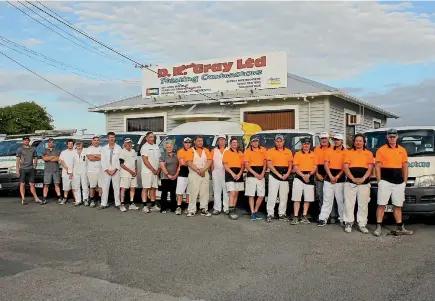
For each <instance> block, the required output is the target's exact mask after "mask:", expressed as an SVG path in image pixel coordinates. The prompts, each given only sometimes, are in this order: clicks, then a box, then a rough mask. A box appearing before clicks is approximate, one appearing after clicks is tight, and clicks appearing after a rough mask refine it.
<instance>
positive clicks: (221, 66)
mask: <svg viewBox="0 0 435 301" xmlns="http://www.w3.org/2000/svg"><path fill="white" fill-rule="evenodd" d="M150 69H151V70H153V71H155V72H152V71H150V70H147V69H145V68H143V69H142V97H143V98H150V97H156V96H170V95H174V96H175V95H183V94H184V95H188V94H197V92H200V93H216V92H225V91H234V90H248V89H267V88H279V87H287V54H286V53H285V52H271V53H259V54H257V55H244V56H239V57H231V58H220V59H211V60H205V61H194V62H189V63H184V64H176V65H173V66H155V67H150Z"/></svg>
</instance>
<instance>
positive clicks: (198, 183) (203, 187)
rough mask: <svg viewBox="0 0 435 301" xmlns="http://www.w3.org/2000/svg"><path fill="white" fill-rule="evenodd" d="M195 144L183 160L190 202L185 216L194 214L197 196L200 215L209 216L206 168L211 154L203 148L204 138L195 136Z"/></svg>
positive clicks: (207, 174) (208, 179)
mask: <svg viewBox="0 0 435 301" xmlns="http://www.w3.org/2000/svg"><path fill="white" fill-rule="evenodd" d="M194 142H195V146H194V147H193V148H191V149H190V150H189V152H188V153H187V154H186V156H185V157H184V158H185V161H186V162H187V165H188V166H189V183H188V187H189V194H190V202H189V206H188V208H187V211H188V213H187V216H188V217H192V216H195V214H196V200H197V199H198V197H199V205H200V207H199V208H200V210H201V215H204V216H211V213H210V212H208V199H209V189H210V188H209V182H210V176H209V173H208V170H209V168H210V166H211V164H212V159H211V154H210V151H209V150H208V149H207V148H204V138H203V137H202V136H197V137H196V138H195V141H194Z"/></svg>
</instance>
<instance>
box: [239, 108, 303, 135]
mask: <svg viewBox="0 0 435 301" xmlns="http://www.w3.org/2000/svg"><path fill="white" fill-rule="evenodd" d="M244 121H245V122H250V123H255V124H258V125H259V126H260V127H261V128H262V129H263V130H277V129H294V128H295V111H294V110H287V111H269V112H267V111H266V112H245V113H244Z"/></svg>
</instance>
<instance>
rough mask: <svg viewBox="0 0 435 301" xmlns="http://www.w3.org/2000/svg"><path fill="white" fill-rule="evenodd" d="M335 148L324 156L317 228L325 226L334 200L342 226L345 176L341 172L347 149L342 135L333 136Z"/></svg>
mask: <svg viewBox="0 0 435 301" xmlns="http://www.w3.org/2000/svg"><path fill="white" fill-rule="evenodd" d="M334 144H335V146H334V147H333V148H331V149H329V151H328V152H327V153H326V155H325V171H326V176H325V178H324V182H323V205H322V209H321V210H320V215H319V223H318V226H319V227H323V226H325V225H326V224H327V222H328V219H329V215H330V214H331V211H332V207H333V205H334V198H335V200H336V201H337V209H338V218H339V220H340V224H342V225H343V208H344V181H345V178H346V176H345V174H344V171H343V163H344V158H345V156H346V154H347V151H348V150H347V149H346V148H345V147H344V145H343V135H341V134H336V135H334Z"/></svg>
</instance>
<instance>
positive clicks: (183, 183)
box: [175, 177, 189, 195]
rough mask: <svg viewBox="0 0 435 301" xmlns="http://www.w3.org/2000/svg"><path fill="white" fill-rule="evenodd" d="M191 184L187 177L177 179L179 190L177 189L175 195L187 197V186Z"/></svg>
mask: <svg viewBox="0 0 435 301" xmlns="http://www.w3.org/2000/svg"><path fill="white" fill-rule="evenodd" d="M188 183H189V178H187V177H178V178H177V188H176V189H175V193H176V194H177V195H187V194H189V192H188V191H187V184H188Z"/></svg>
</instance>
